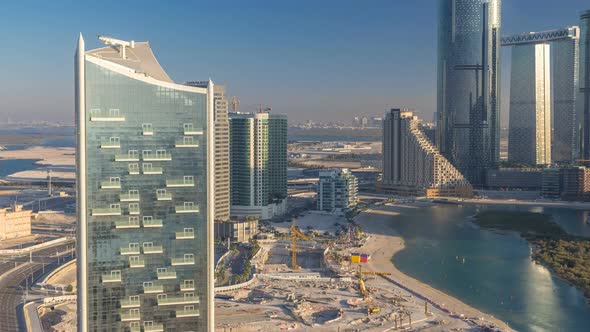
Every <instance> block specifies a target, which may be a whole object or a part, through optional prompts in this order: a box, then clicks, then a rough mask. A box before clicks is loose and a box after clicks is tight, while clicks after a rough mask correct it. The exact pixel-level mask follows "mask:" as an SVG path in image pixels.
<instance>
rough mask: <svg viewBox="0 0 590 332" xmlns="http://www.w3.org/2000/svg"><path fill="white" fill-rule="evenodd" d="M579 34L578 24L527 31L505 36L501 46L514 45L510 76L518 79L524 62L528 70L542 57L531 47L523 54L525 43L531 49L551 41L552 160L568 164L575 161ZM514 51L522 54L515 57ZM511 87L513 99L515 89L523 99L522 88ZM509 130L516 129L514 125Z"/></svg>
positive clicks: (517, 107)
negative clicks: (535, 54)
mask: <svg viewBox="0 0 590 332" xmlns="http://www.w3.org/2000/svg"><path fill="white" fill-rule="evenodd" d="M579 34H580V32H579V28H578V27H577V26H572V27H566V28H563V29H556V30H549V31H541V32H527V33H521V34H516V35H510V36H505V37H502V46H513V55H512V61H513V64H512V77H511V80H513V79H518V77H520V76H522V75H523V74H524V73H525V70H521V69H520V68H521V67H522V66H525V67H526V66H528V67H527V68H528V70H532V67H531V64H532V63H533V62H535V61H536V62H538V61H539V59H538V58H537V59H535V57H534V55H533V53H532V51H530V52H529V54H528V55H526V54H523V47H524V48H527V47H528V48H529V49H530V48H531V47H534V46H533V45H540V44H549V45H550V47H551V55H550V56H551V69H550V75H549V76H546V75H545V78H550V84H551V94H552V96H551V99H552V102H551V113H552V114H553V116H552V119H551V130H552V133H553V134H552V137H551V162H554V163H562V164H569V163H571V162H572V159H573V156H574V147H575V143H574V142H575V140H574V136H575V135H574V132H575V131H574V128H575V107H576V106H575V99H576V88H577V86H578V43H579ZM514 52H516V53H518V54H521V55H520V56H519V57H518V58H516V56H515V54H514ZM527 58H528V60H527ZM515 75H516V76H515ZM531 79H532V78H531ZM533 83H534V82H533V81H529V83H528V84H533ZM515 84H517V85H518V84H525V85H527V82H524V81H522V80H521V82H520V83H518V82H516V83H515ZM537 85H538V84H537ZM529 88H530V86H529ZM511 90H512V92H511V96H510V98H511V100H512V99H513V97H514V96H513V95H512V93H514V94H518V95H519V96H518V97H517V98H520V99H522V98H523V97H524V96H523V93H522V91H521V90H520V89H519V88H515V87H511ZM521 102H524V101H523V100H519V101H515V103H514V104H512V103H511V108H510V119H511V120H510V126H511V127H513V121H512V117H513V116H519V115H518V114H515V113H517V112H520V111H519V107H520V106H519V105H520V104H519V103H521ZM529 102H530V98H529ZM513 108H515V111H514V112H512V109H513ZM529 116H530V114H529ZM520 118H521V119H523V118H524V116H520ZM530 119H531V120H532V119H533V118H532V117H531V118H530ZM515 121H518V119H515ZM510 131H511V133H513V130H512V128H511V129H510ZM517 135H519V134H518V133H516V132H514V135H513V138H515V137H516V136H517ZM511 144H512V146H513V147H514V146H515V145H518V144H519V141H518V140H517V141H515V142H512V143H511ZM513 157H516V155H515V154H513ZM509 158H510V156H509ZM518 162H526V161H518ZM526 163H532V162H526Z"/></svg>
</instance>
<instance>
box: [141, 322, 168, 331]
mask: <svg viewBox="0 0 590 332" xmlns="http://www.w3.org/2000/svg"><path fill="white" fill-rule="evenodd" d="M143 331H144V332H164V325H163V324H153V325H147V326H144V327H143Z"/></svg>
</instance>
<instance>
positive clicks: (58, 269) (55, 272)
mask: <svg viewBox="0 0 590 332" xmlns="http://www.w3.org/2000/svg"><path fill="white" fill-rule="evenodd" d="M72 264H76V259H75V258H74V259H72V260H71V261H69V262H67V263H65V264H64V265H61V266H59V267H58V268H57V269H55V270H53V271H51V273H49V274H48V275H47V276H45V278H43V280H41V281H39V282H38V284H39V285H46V284H47V280H49V279H50V278H51V277H53V276H54V275H56V274H58V273H59V272H61V270H63V269H65V268H66V267H68V266H70V265H72Z"/></svg>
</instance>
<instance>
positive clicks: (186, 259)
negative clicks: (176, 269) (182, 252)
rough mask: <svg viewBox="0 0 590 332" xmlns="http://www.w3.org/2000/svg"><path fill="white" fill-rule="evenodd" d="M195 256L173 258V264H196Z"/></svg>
mask: <svg viewBox="0 0 590 332" xmlns="http://www.w3.org/2000/svg"><path fill="white" fill-rule="evenodd" d="M194 264H195V258H194V257H183V258H172V266H180V265H194Z"/></svg>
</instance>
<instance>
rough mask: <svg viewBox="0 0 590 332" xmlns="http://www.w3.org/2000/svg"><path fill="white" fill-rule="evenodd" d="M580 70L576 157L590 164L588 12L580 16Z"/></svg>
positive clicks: (589, 18) (589, 11)
mask: <svg viewBox="0 0 590 332" xmlns="http://www.w3.org/2000/svg"><path fill="white" fill-rule="evenodd" d="M579 58H580V66H579V68H580V70H579V87H578V92H577V98H576V118H577V120H576V141H577V143H578V144H577V149H576V152H577V155H576V156H577V157H579V158H581V159H584V160H585V162H584V163H585V164H587V165H588V164H590V162H589V161H587V160H590V10H586V11H583V12H582V13H581V14H580V57H579Z"/></svg>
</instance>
